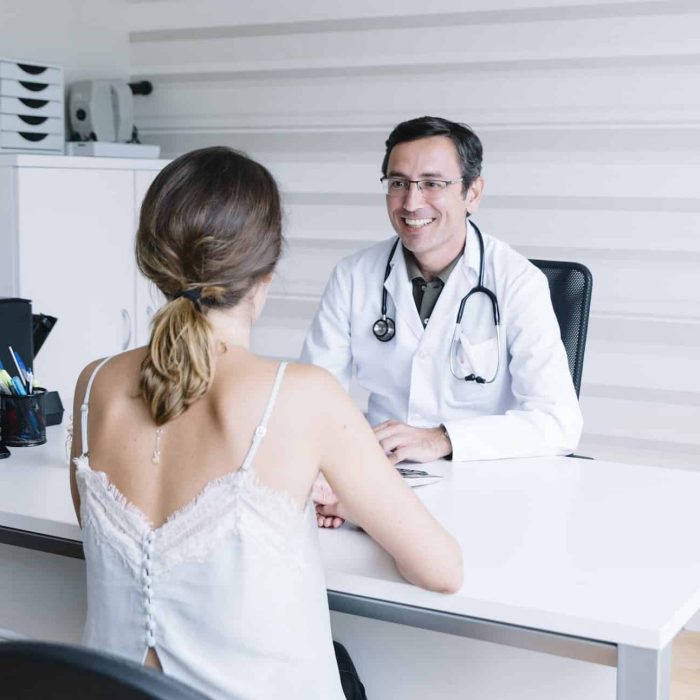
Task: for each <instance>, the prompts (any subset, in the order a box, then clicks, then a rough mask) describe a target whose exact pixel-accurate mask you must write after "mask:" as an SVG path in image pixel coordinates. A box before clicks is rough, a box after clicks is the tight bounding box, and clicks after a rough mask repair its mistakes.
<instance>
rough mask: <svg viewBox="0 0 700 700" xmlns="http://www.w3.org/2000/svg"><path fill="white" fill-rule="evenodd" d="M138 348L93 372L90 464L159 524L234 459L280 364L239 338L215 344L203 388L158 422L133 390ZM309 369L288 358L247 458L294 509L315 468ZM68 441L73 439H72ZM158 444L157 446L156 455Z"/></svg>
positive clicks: (236, 463) (241, 454) (233, 466)
mask: <svg viewBox="0 0 700 700" xmlns="http://www.w3.org/2000/svg"><path fill="white" fill-rule="evenodd" d="M144 355H145V348H139V349H137V350H134V351H131V352H127V353H124V354H122V355H119V356H116V357H114V358H112V359H110V360H109V361H108V362H107V364H105V365H104V366H103V367H102V369H101V370H100V371H99V372H98V374H97V375H96V377H95V381H94V385H93V388H92V391H91V394H90V413H89V424H88V435H89V446H90V466H91V467H92V469H93V470H96V471H102V472H105V474H106V475H107V477H108V478H109V480H110V482H111V483H112V484H113V485H114V486H115V487H116V488H117V489H118V490H119V492H120V493H121V494H122V495H123V496H124V497H125V499H126V500H127V501H128V502H130V503H131V504H133V505H134V506H135V507H136V508H138V509H139V510H140V511H141V512H142V513H143V514H144V515H145V516H146V517H147V518H148V519H149V520H150V521H151V523H153V525H154V526H156V527H158V526H160V525H161V524H162V523H164V522H165V521H166V520H167V518H168V517H169V516H170V515H172V514H173V513H174V512H176V511H178V510H179V509H181V508H183V507H184V506H186V505H188V504H189V503H191V502H192V500H193V499H195V498H196V496H197V495H198V494H199V493H200V492H201V491H202V489H203V488H204V487H205V486H206V485H207V484H208V483H209V482H211V481H214V480H216V479H217V478H219V477H221V476H224V475H226V474H228V473H230V472H234V471H236V470H237V469H238V468H239V467H240V465H241V464H242V462H243V460H244V458H245V455H246V453H247V452H248V449H249V447H250V444H251V440H252V437H253V434H254V432H255V429H256V427H257V426H258V424H259V423H260V421H261V419H262V416H263V413H264V410H265V406H266V404H267V401H268V399H269V396H270V392H271V390H272V386H273V383H274V379H275V375H276V372H277V368H278V366H279V363H277V362H274V361H271V360H266V359H263V358H259V357H257V356H255V355H253V354H252V353H250V352H249V351H247V350H245V349H243V348H238V347H234V348H231V349H230V350H228V351H225V352H223V353H222V354H220V355H218V356H217V358H216V366H215V370H214V378H213V383H212V387H211V389H210V391H208V392H207V394H206V395H205V396H204V397H203V398H201V399H200V400H198V401H196V402H195V403H194V404H193V405H191V406H190V407H189V408H188V409H187V410H186V411H185V412H184V413H183V414H181V415H180V416H178V417H177V418H175V419H173V420H171V421H169V422H168V423H166V424H165V425H164V426H163V427H162V428H161V429H160V430H158V431H157V429H156V425H155V423H154V421H153V420H152V418H151V417H150V415H149V414H148V410H147V407H146V403H145V402H144V400H143V398H142V397H141V395H140V392H139V389H138V373H139V368H140V365H141V361H142V360H143V357H144ZM93 367H94V365H91V366H90V367H88V368H87V369H86V371H85V372H84V375H89V373H90V372H91V370H92V369H93ZM310 372H313V368H309V367H305V366H303V365H292V366H290V367H288V369H287V372H286V374H285V378H284V381H283V382H282V385H281V388H280V392H279V396H278V399H277V402H276V404H275V407H274V410H273V412H272V415H271V416H270V419H269V423H268V429H267V435H266V436H265V440H263V441H262V443H261V445H260V448H259V450H258V452H257V454H256V457H255V460H254V464H253V467H254V469H255V471H256V475H257V477H258V479H259V481H260V482H261V483H262V484H264V485H266V486H268V487H270V488H272V489H274V490H277V491H280V492H283V493H285V494H287V495H288V496H289V497H290V498H291V499H292V500H293V501H294V502H295V503H296V504H298V506H299V508H300V509H301V508H303V506H304V505H305V503H306V501H307V499H308V495H309V492H310V489H311V485H312V484H313V481H314V479H315V477H316V475H317V473H318V468H319V447H318V446H319V440H318V435H317V433H318V426H316V425H314V421H313V419H312V413H313V411H312V410H306V408H305V401H304V399H303V397H304V395H305V394H304V387H305V386H306V388H307V389H309V387H308V386H307V385H308V384H313V382H308V381H307V380H308V374H309V373H310ZM81 379H83V380H84V381H81V382H79V385H78V390H77V391H78V393H79V394H82V395H84V385H85V384H86V383H87V378H86V377H85V376H84V377H81ZM81 385H83V386H82V387H81ZM307 393H308V392H307ZM311 393H313V392H311ZM82 395H80V396H79V397H78V398H79V399H80V400H82ZM307 407H308V408H309V409H312V408H313V407H312V406H309V405H308V404H307ZM76 415H77V413H76ZM76 443H77V444H76ZM76 447H79V441H74V450H75V448H76ZM156 452H160V455H159V458H155V459H154V455H155V453H156Z"/></svg>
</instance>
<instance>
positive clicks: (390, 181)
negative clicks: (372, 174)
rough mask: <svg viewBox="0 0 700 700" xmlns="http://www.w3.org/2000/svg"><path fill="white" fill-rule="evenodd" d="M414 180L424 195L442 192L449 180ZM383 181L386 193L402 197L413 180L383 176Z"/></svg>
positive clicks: (428, 195) (429, 195)
mask: <svg viewBox="0 0 700 700" xmlns="http://www.w3.org/2000/svg"><path fill="white" fill-rule="evenodd" d="M414 182H416V186H417V187H418V189H419V190H420V192H421V194H422V195H423V196H424V197H431V196H435V195H437V194H440V193H441V192H442V191H443V190H444V189H445V188H446V187H447V182H445V181H444V180H418V181H415V180H414ZM381 183H382V189H383V190H384V194H387V195H389V196H390V197H402V196H403V195H405V194H406V193H407V192H408V190H409V189H410V188H411V180H406V179H404V178H402V177H386V178H382V180H381Z"/></svg>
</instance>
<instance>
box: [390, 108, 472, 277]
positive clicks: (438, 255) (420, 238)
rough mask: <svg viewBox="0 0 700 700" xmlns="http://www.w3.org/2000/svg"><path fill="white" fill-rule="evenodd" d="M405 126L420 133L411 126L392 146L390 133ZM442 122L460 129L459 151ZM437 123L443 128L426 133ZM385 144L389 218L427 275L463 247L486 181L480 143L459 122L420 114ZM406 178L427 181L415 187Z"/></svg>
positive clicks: (443, 265) (441, 267)
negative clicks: (482, 176) (403, 136)
mask: <svg viewBox="0 0 700 700" xmlns="http://www.w3.org/2000/svg"><path fill="white" fill-rule="evenodd" d="M443 125H447V126H446V127H443ZM404 127H409V129H410V130H411V131H413V130H414V129H415V130H416V131H418V132H419V134H421V135H418V137H417V138H416V137H415V136H414V134H415V131H413V133H409V134H407V135H408V136H409V138H407V139H406V140H402V139H401V138H400V137H399V138H398V142H397V143H395V144H394V145H393V146H391V139H392V137H393V136H394V134H396V133H397V132H399V131H400V130H401V129H402V128H404ZM445 128H449V129H453V128H454V129H455V130H458V136H457V137H456V138H458V139H459V143H460V150H461V151H462V152H461V153H459V152H458V149H457V147H456V145H455V141H454V140H453V138H452V137H451V136H448V135H442V134H444V133H445ZM436 129H440V130H442V133H441V134H440V135H430V131H431V130H433V133H434V130H436ZM426 131H427V132H428V133H427V134H426V135H425V136H422V133H425V132H426ZM411 136H413V138H411ZM474 142H476V146H474ZM387 147H388V148H389V147H390V150H389V151H388V153H387V156H386V157H385V161H384V167H383V170H384V173H385V178H384V180H385V185H386V186H387V197H386V205H387V212H388V214H389V219H390V220H391V224H392V226H393V227H394V230H395V231H396V233H397V234H398V235H399V237H400V238H401V242H402V243H403V245H404V247H405V248H406V249H408V250H410V251H411V252H412V253H413V254H414V256H415V258H416V261H417V262H418V265H419V267H420V268H421V271H422V272H424V273H428V275H430V273H436V272H439V271H440V270H442V269H443V268H445V267H447V265H449V264H450V263H451V262H452V261H453V260H454V259H455V258H456V257H457V256H458V255H459V254H460V253H461V251H462V248H463V246H464V239H465V235H466V216H467V214H473V213H474V212H475V211H476V210H477V209H478V208H479V202H480V201H481V195H482V193H483V185H484V183H483V179H482V178H481V177H480V175H479V173H480V171H481V143H480V142H478V139H477V137H476V136H475V135H474V134H473V132H471V131H469V130H467V128H466V127H464V126H463V125H458V124H455V123H453V122H447V121H446V120H442V119H439V118H433V117H422V118H420V119H416V120H413V121H411V122H404V124H402V125H399V126H398V127H397V128H396V129H395V131H394V132H393V134H392V136H391V137H390V140H389V141H388V142H387ZM387 179H388V180H387ZM409 180H413V181H415V180H421V181H427V182H421V187H420V189H419V188H418V186H417V185H416V183H415V182H412V183H409V182H408V181H409ZM440 181H442V182H440ZM446 183H447V184H446Z"/></svg>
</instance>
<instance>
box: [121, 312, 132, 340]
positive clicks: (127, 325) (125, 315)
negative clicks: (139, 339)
mask: <svg viewBox="0 0 700 700" xmlns="http://www.w3.org/2000/svg"><path fill="white" fill-rule="evenodd" d="M122 323H123V327H124V334H123V335H124V341H123V343H122V350H126V349H127V348H128V347H129V345H130V344H131V316H130V315H129V312H128V311H127V310H126V309H122Z"/></svg>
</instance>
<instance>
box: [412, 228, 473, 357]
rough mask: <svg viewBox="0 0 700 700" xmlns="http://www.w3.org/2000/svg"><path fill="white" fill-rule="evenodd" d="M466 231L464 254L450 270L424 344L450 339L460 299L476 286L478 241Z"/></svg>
mask: <svg viewBox="0 0 700 700" xmlns="http://www.w3.org/2000/svg"><path fill="white" fill-rule="evenodd" d="M467 231H468V233H467V244H466V247H465V251H464V254H463V255H462V256H461V257H460V260H459V262H458V263H457V265H456V266H455V268H454V270H452V273H451V274H450V277H449V279H448V280H447V284H446V285H445V287H444V288H443V290H442V292H441V294H440V297H439V298H438V300H437V304H435V308H434V309H433V313H432V314H431V315H430V321H429V322H428V325H427V326H426V328H425V340H426V342H429V343H432V342H433V340H432V339H433V338H435V339H437V341H438V342H439V343H440V342H445V341H444V340H442V339H444V338H451V337H452V332H453V330H454V324H455V321H456V320H457V311H458V310H459V304H460V302H461V301H462V297H464V296H465V295H466V294H467V293H468V292H469V290H470V289H471V288H472V287H474V286H475V285H476V284H477V281H478V279H479V241H478V240H477V238H476V234H475V233H474V232H473V231H472V230H471V227H470V228H468V229H467ZM414 306H415V304H414Z"/></svg>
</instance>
